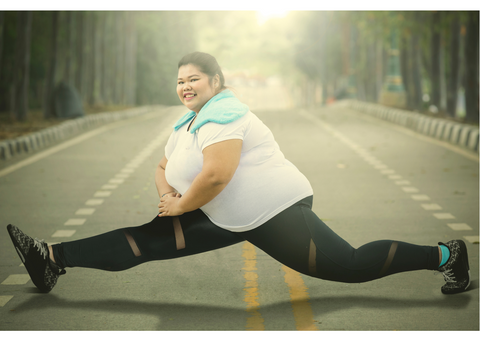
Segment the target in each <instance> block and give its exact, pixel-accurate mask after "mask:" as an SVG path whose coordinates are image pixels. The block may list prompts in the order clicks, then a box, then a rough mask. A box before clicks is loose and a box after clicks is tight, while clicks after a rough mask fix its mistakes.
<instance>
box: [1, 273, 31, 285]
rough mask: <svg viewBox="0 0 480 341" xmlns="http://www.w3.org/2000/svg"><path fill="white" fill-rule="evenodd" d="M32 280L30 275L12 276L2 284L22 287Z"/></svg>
mask: <svg viewBox="0 0 480 341" xmlns="http://www.w3.org/2000/svg"><path fill="white" fill-rule="evenodd" d="M29 280H30V275H10V276H8V277H7V279H6V280H4V281H3V282H2V284H3V285H22V284H26V283H27V282H28V281H29Z"/></svg>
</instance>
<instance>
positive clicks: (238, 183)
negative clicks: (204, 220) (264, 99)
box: [165, 112, 313, 232]
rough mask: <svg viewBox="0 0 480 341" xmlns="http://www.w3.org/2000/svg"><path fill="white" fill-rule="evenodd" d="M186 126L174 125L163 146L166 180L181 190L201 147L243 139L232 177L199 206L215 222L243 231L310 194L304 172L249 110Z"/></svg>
mask: <svg viewBox="0 0 480 341" xmlns="http://www.w3.org/2000/svg"><path fill="white" fill-rule="evenodd" d="M187 128H188V124H185V125H183V126H182V127H180V129H178V130H177V131H174V132H173V133H172V134H171V135H170V138H169V139H168V142H167V145H166V147H165V157H166V158H167V160H168V163H167V167H166V170H165V176H166V179H167V182H168V183H169V185H170V186H172V187H173V188H175V189H176V190H177V191H178V192H179V193H180V194H182V195H183V194H184V193H185V192H186V191H187V190H188V188H189V187H190V185H191V184H192V182H193V180H194V179H195V177H196V176H197V175H198V173H200V171H201V170H202V166H203V154H202V151H203V149H204V148H206V147H208V146H209V145H211V144H214V143H217V142H221V141H226V140H231V139H241V140H243V146H242V154H241V157H240V163H239V165H238V168H237V170H236V172H235V174H234V176H233V178H232V179H231V180H230V182H229V183H228V185H227V186H226V187H225V188H224V189H223V191H222V192H220V194H218V195H217V196H216V197H215V198H214V199H213V200H212V201H210V202H209V203H207V204H206V205H204V206H202V207H201V208H200V209H201V210H202V211H203V212H204V213H205V214H206V215H207V216H208V218H209V219H210V220H211V221H212V222H213V223H214V224H215V225H217V226H220V227H222V228H224V229H227V230H230V231H233V232H242V231H248V230H251V229H254V228H256V227H258V226H260V225H262V224H263V223H265V222H266V221H268V220H269V219H271V218H273V217H274V216H275V215H276V214H278V213H280V212H281V211H283V210H285V209H286V208H288V207H290V206H291V205H293V204H294V203H296V202H297V201H299V200H301V199H303V198H306V197H308V196H310V195H313V190H312V187H311V186H310V183H309V181H308V180H307V178H306V177H305V176H304V175H303V174H302V173H300V171H299V170H298V169H297V168H296V167H295V166H294V165H293V164H292V163H291V162H289V161H288V160H286V159H285V157H284V155H283V153H282V152H281V151H280V148H279V146H278V144H277V142H276V141H275V139H274V137H273V134H272V132H271V131H270V129H268V128H267V126H266V125H265V124H263V122H262V121H261V120H260V119H259V118H258V117H257V116H255V115H254V114H253V113H252V112H248V113H247V114H245V115H244V116H243V117H241V118H239V119H237V120H236V121H233V122H231V123H227V124H218V123H213V122H209V123H206V124H205V125H203V126H202V127H201V128H200V129H199V130H197V131H196V133H194V134H191V133H190V132H189V131H187Z"/></svg>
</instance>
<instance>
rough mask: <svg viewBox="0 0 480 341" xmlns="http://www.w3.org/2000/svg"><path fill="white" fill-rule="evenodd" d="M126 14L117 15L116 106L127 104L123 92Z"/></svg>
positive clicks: (119, 13)
mask: <svg viewBox="0 0 480 341" xmlns="http://www.w3.org/2000/svg"><path fill="white" fill-rule="evenodd" d="M124 23H125V21H124V12H118V13H116V25H115V26H116V27H115V28H116V37H115V40H116V50H117V53H116V58H115V59H116V63H115V66H116V70H115V75H114V76H115V81H114V83H115V97H114V101H115V104H121V105H123V104H124V103H125V101H124V100H125V96H124V92H123V86H122V84H123V82H124V72H125V58H124V57H125V54H124V53H123V44H124V39H123V36H124V34H125V31H124V30H123V27H124Z"/></svg>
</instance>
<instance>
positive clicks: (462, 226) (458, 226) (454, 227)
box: [447, 223, 472, 231]
mask: <svg viewBox="0 0 480 341" xmlns="http://www.w3.org/2000/svg"><path fill="white" fill-rule="evenodd" d="M447 225H448V227H450V228H451V229H452V230H455V231H469V230H471V229H472V228H471V227H470V226H469V225H467V224H464V223H452V224H447Z"/></svg>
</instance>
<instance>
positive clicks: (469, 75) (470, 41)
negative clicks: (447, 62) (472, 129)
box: [465, 11, 478, 123]
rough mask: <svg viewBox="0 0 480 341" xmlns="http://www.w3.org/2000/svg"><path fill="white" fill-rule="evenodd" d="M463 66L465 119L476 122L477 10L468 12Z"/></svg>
mask: <svg viewBox="0 0 480 341" xmlns="http://www.w3.org/2000/svg"><path fill="white" fill-rule="evenodd" d="M465 66H466V67H465V71H466V72H465V109H466V116H465V119H466V120H467V121H469V122H475V123H478V11H472V12H468V22H467V37H466V42H465Z"/></svg>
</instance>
